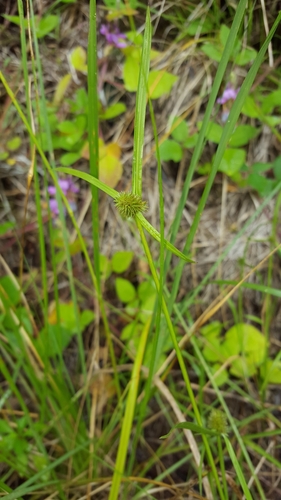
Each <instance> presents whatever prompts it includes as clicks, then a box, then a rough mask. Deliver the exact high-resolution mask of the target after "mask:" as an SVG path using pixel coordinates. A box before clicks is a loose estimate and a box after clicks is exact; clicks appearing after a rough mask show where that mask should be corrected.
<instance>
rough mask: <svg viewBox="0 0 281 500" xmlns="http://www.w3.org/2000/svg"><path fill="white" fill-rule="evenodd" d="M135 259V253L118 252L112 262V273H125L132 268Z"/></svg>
mask: <svg viewBox="0 0 281 500" xmlns="http://www.w3.org/2000/svg"><path fill="white" fill-rule="evenodd" d="M133 257H134V252H116V253H115V254H114V255H113V257H112V260H111V264H112V271H114V272H115V273H124V271H126V270H127V269H128V267H130V265H131V262H132V260H133Z"/></svg>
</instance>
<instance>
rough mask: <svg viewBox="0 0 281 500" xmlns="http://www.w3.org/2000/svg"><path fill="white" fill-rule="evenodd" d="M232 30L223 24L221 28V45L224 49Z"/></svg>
mask: <svg viewBox="0 0 281 500" xmlns="http://www.w3.org/2000/svg"><path fill="white" fill-rule="evenodd" d="M229 33H230V29H229V28H228V27H227V26H226V25H225V24H222V25H221V27H220V33H219V39H220V43H221V45H222V46H223V47H225V46H226V42H227V39H228V37H229Z"/></svg>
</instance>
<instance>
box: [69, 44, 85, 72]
mask: <svg viewBox="0 0 281 500" xmlns="http://www.w3.org/2000/svg"><path fill="white" fill-rule="evenodd" d="M69 60H70V62H71V64H72V66H73V68H74V69H77V71H82V73H87V64H86V60H87V54H86V51H85V50H84V49H83V47H81V46H80V45H79V46H78V47H75V49H73V50H72V52H71V54H70V57H69Z"/></svg>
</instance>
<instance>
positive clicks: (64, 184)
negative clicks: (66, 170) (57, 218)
mask: <svg viewBox="0 0 281 500" xmlns="http://www.w3.org/2000/svg"><path fill="white" fill-rule="evenodd" d="M58 183H59V186H60V188H61V190H62V192H63V194H64V195H65V196H66V197H67V199H68V201H69V202H70V205H71V207H72V209H73V210H75V209H76V204H75V202H74V201H73V195H74V194H77V193H79V187H78V186H76V184H74V182H73V180H72V178H71V177H67V178H66V179H60V180H59V181H58ZM48 193H49V195H50V197H51V198H50V200H49V206H50V210H51V212H52V213H53V214H54V215H58V213H59V207H58V202H57V200H56V199H55V198H54V196H56V187H55V186H48Z"/></svg>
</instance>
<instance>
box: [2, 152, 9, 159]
mask: <svg viewBox="0 0 281 500" xmlns="http://www.w3.org/2000/svg"><path fill="white" fill-rule="evenodd" d="M7 158H9V153H7V151H0V161H5V160H7Z"/></svg>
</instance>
